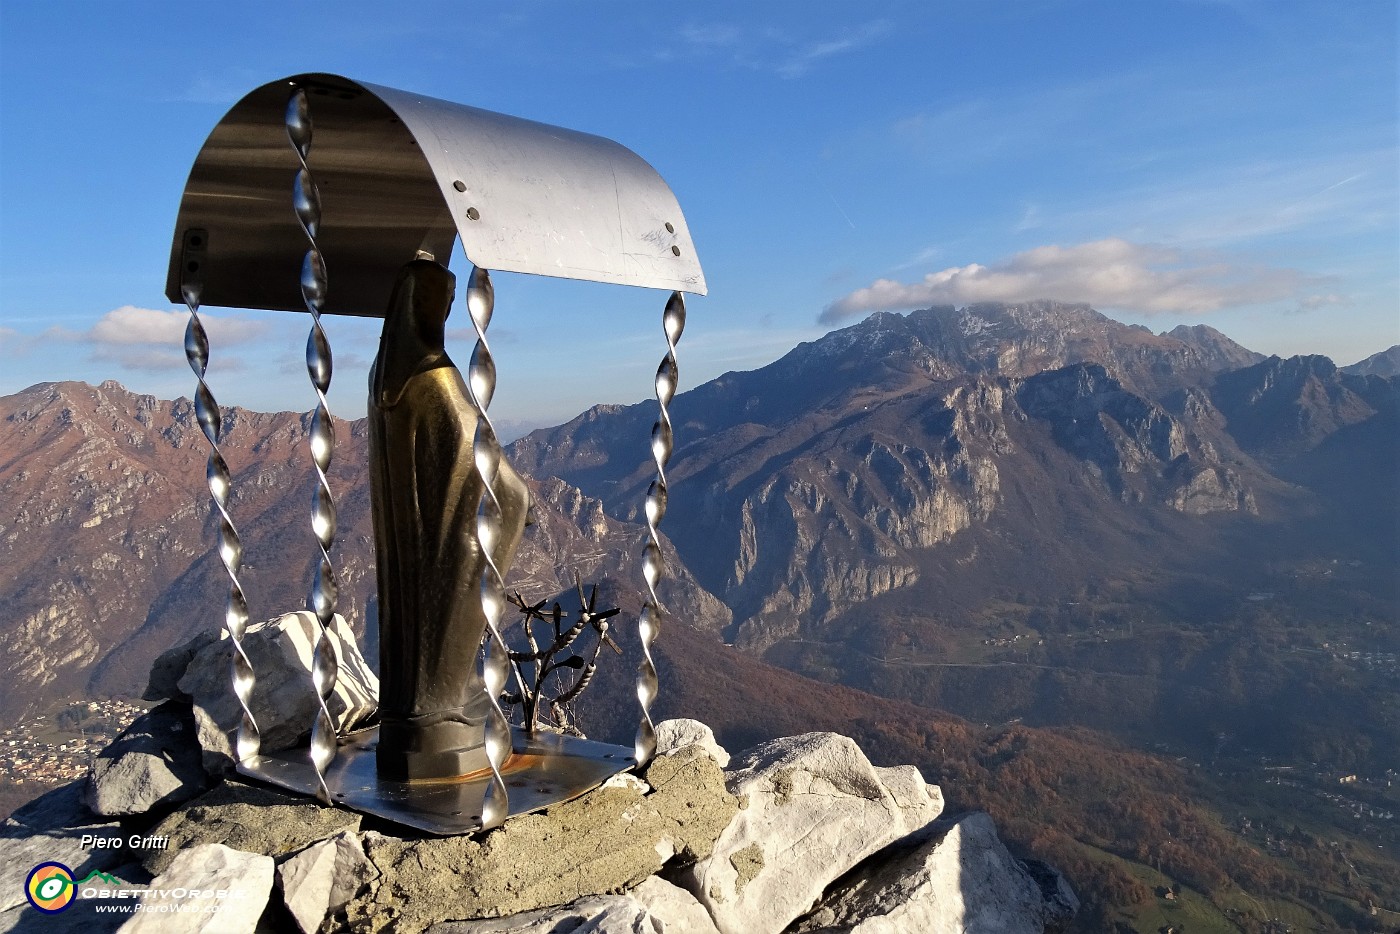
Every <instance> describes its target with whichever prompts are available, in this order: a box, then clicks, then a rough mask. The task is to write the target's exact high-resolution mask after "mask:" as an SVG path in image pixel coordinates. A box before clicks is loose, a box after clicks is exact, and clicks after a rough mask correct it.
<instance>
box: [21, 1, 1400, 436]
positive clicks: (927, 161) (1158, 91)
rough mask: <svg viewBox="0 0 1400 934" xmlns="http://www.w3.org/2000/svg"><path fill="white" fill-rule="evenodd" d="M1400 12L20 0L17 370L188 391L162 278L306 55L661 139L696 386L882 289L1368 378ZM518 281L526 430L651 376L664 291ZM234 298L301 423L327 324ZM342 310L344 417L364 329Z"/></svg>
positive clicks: (540, 115) (501, 404)
mask: <svg viewBox="0 0 1400 934" xmlns="http://www.w3.org/2000/svg"><path fill="white" fill-rule="evenodd" d="M400 11H410V12H406V13H405V12H400ZM1398 26H1400V24H1397V6H1396V4H1395V3H1394V2H1393V0H1382V2H1374V3H1372V2H1364V0H1348V2H1345V3H1337V2H1318V3H1312V2H1304V0H1286V2H1252V0H1230V2H1225V0H1219V2H1205V0H1190V2H1166V0H1161V2H1156V0H1152V2H1149V0H1142V2H1133V3H1121V2H1074V0H1007V2H960V3H943V2H881V0H868V2H861V3H855V2H839V3H835V2H803V3H797V2H792V3H779V2H770V3H753V2H750V3H704V4H657V3H647V4H641V3H621V2H593V3H565V2H528V0H527V2H515V3H471V4H468V3H465V2H458V3H442V2H431V0H429V2H420V3H416V4H413V5H412V6H411V7H410V6H406V5H401V4H388V3H360V2H338V3H329V2H326V3H306V2H301V3H298V2H291V0H277V2H235V0H227V2H221V3H217V4H214V3H206V4H197V3H176V2H139V0H125V2H114V0H105V2H63V0H0V393H10V392H15V391H17V390H19V389H21V388H23V387H25V386H27V385H30V384H32V383H35V382H40V381H43V380H52V379H85V380H88V381H91V382H98V381H101V380H103V379H116V380H119V381H120V382H122V383H124V384H126V385H127V386H129V387H131V388H133V389H137V390H140V391H143V392H151V393H155V394H157V395H161V396H164V397H174V396H176V395H181V394H184V395H188V394H189V393H190V391H191V384H192V377H191V375H190V373H189V370H188V368H187V366H186V365H185V363H184V360H183V355H182V353H181V352H180V350H179V346H180V345H179V340H180V334H181V333H182V329H183V316H182V314H181V313H179V312H178V310H176V309H173V308H172V306H171V305H170V304H169V303H168V302H167V301H166V300H165V298H164V296H163V288H164V275H165V268H166V260H167V251H168V250H169V245H170V237H171V231H172V229H173V225H174V221H175V213H176V209H177V207H178V203H179V198H180V193H181V190H182V188H183V185H184V180H185V177H186V175H187V173H188V171H189V167H190V165H191V164H192V162H193V160H194V157H195V155H196V153H197V152H198V149H199V147H200V145H201V144H202V143H203V141H204V138H205V136H206V135H207V134H208V132H209V131H210V130H211V129H212V128H213V126H214V125H215V124H216V123H217V122H218V121H219V119H220V118H221V117H222V115H223V114H224V113H225V112H226V111H227V110H228V108H229V107H231V106H232V105H233V103H234V102H235V101H236V100H237V99H238V98H239V97H241V96H242V95H243V94H244V93H246V92H248V91H250V90H252V89H253V88H254V87H257V86H258V85H261V84H263V83H265V82H267V81H271V80H273V79H275V78H279V77H282V76H285V75H290V74H294V73H297V72H303V71H329V72H334V73H338V74H343V75H346V76H348V77H351V78H355V79H359V80H364V81H370V82H374V83H377V84H383V85H388V86H391V87H398V88H403V89H406V90H412V91H418V92H421V93H424V94H428V95H431V96H435V97H440V98H445V99H448V100H455V101H460V102H462V103H468V104H472V105H474V106H478V107H484V108H486V109H490V110H497V111H501V112H505V113H510V114H516V115H519V116H524V117H528V118H531V119H534V120H540V121H544V122H547V123H556V124H560V125H563V126H567V127H570V128H573V129H578V130H583V131H587V132H591V133H596V134H600V135H603V136H607V137H611V138H613V139H616V140H617V141H619V142H621V143H623V144H624V145H626V146H628V147H630V148H632V149H633V150H635V151H636V152H638V153H639V154H641V155H642V156H643V157H644V158H646V159H647V160H648V161H649V162H651V163H652V165H654V166H655V167H656V168H657V169H658V171H660V173H661V174H662V175H663V176H664V177H665V178H666V180H667V181H668V182H669V183H670V184H671V186H672V188H673V189H674V191H675V192H676V194H677V196H678V198H679V200H680V203H681V206H682V208H683V210H684V211H685V214H686V218H687V221H688V224H689V227H690V230H691V233H692V235H693V237H694V240H695V243H696V247H697V249H698V250H699V254H700V259H701V261H702V263H703V264H704V267H705V273H706V278H707V280H708V283H709V288H710V294H709V296H708V297H704V298H693V299H692V300H691V301H690V320H689V325H688V328H687V331H686V334H685V336H684V338H683V339H682V341H681V346H680V361H681V377H682V388H686V387H689V386H693V385H695V384H696V383H698V382H701V381H704V380H707V379H711V378H713V377H715V376H717V375H719V374H720V373H722V372H724V371H726V370H732V369H749V368H752V367H755V366H760V365H762V364H764V363H767V362H768V361H770V360H773V359H775V358H776V357H778V356H780V355H781V354H782V353H783V352H785V351H786V350H787V349H789V348H790V347H792V346H793V345H795V344H796V343H797V342H799V341H801V340H810V339H813V338H815V337H817V336H820V335H821V334H822V333H825V332H826V331H828V330H830V329H832V328H833V327H838V326H843V325H845V324H849V323H852V322H854V321H857V320H859V319H860V317H862V316H863V315H865V314H868V313H870V312H871V311H874V310H878V309H888V310H901V311H902V310H908V309H910V308H914V307H921V306H925V305H928V304H933V303H944V302H952V303H955V304H964V303H966V302H970V301H980V300H1019V299H1027V298H1035V297H1046V298H1057V299H1062V300H1066V301H1088V302H1090V303H1092V304H1093V305H1094V306H1095V307H1096V308H1099V309H1100V310H1101V311H1104V312H1105V313H1107V314H1109V315H1111V316H1113V317H1116V318H1119V319H1120V320H1124V321H1130V322H1137V323H1142V324H1145V325H1147V326H1149V327H1151V328H1153V329H1154V330H1166V329H1170V328H1172V327H1174V326H1176V325H1177V324H1181V323H1207V324H1210V325H1213V326H1215V327H1217V328H1219V329H1221V330H1223V331H1225V332H1226V333H1227V334H1229V335H1230V336H1232V337H1234V338H1235V339H1236V340H1239V341H1240V342H1242V343H1244V344H1245V345H1247V346H1249V347H1251V348H1253V349H1256V350H1259V351H1261V352H1265V353H1277V354H1281V355H1290V354H1296V353H1323V354H1327V355H1328V356H1331V357H1332V358H1333V359H1335V360H1336V361H1337V362H1338V363H1340V364H1346V363H1352V362H1355V361H1356V360H1359V359H1361V358H1363V357H1365V356H1368V355H1369V354H1371V353H1374V352H1376V351H1379V350H1382V349H1384V348H1386V347H1388V346H1390V345H1392V344H1395V343H1397V342H1400V270H1398V269H1397V263H1398V262H1400V260H1397V257H1398V256H1400V179H1398V176H1400V136H1398V134H1400V130H1397V126H1400V117H1398V116H1397V57H1396V56H1397V33H1398V32H1400V30H1398V29H1397V27H1398ZM453 268H454V269H456V270H457V271H458V273H459V280H460V281H463V282H464V281H465V276H464V271H465V270H466V269H467V264H466V262H465V260H463V259H462V258H461V257H458V258H457V260H455V261H454V263H453ZM496 286H497V315H496V319H495V323H494V324H493V326H492V333H493V335H495V338H494V340H493V347H494V349H495V350H496V353H497V357H498V358H499V361H500V366H501V378H500V388H499V389H498V392H497V396H496V401H495V403H494V405H493V412H494V413H495V415H496V417H497V418H498V419H499V420H500V421H501V422H502V427H503V428H504V429H505V430H506V431H509V430H510V429H511V428H515V429H517V430H518V429H519V428H520V427H521V426H523V425H526V424H534V425H540V424H553V423H557V422H559V421H562V420H564V419H566V418H569V417H571V416H572V415H574V414H577V412H579V411H581V410H582V409H583V408H585V407H586V406H588V405H590V404H593V403H596V402H632V401H636V400H638V399H641V398H644V397H646V396H648V395H649V394H650V386H651V374H652V372H653V371H654V369H655V366H656V363H657V362H658V360H659V359H660V356H661V354H662V352H663V351H664V344H663V342H662V337H661V333H660V324H659V319H660V312H661V308H662V305H663V303H664V300H665V295H664V294H660V293H655V292H650V291H646V290H638V289H627V288H623V287H618V286H601V285H594V284H588V283H578V282H563V281H555V280H546V279H540V278H536V277H525V276H518V275H509V274H498V276H497V277H496ZM460 304H461V303H460V301H459V303H458V305H459V314H458V315H457V316H454V319H453V320H454V321H456V320H457V317H462V318H463V320H462V321H460V322H458V325H459V327H465V325H466V324H467V322H466V321H465V316H461V315H460ZM211 317H212V318H213V319H214V321H213V323H212V324H211V332H212V334H213V339H214V353H213V356H214V363H213V366H212V368H211V377H210V378H211V384H212V386H213V389H214V391H215V394H216V396H217V397H218V398H219V400H220V401H221V402H224V403H236V404H242V405H249V406H252V407H255V408H262V409H287V408H292V409H305V408H310V406H311V405H312V403H313V401H314V397H313V395H312V390H311V388H310V386H309V385H308V383H307V381H306V377H305V371H304V367H303V365H302V363H301V359H302V346H303V343H304V339H305V333H306V328H307V324H308V322H307V320H306V318H305V316H303V315H297V314H286V313H275V312H252V311H225V310H215V311H213V312H211ZM328 329H329V331H330V334H331V339H332V344H333V347H334V348H335V350H336V375H335V380H334V382H333V384H332V390H331V403H332V408H333V410H334V411H336V412H337V414H343V415H347V416H358V415H360V414H363V409H364V401H363V397H364V395H365V372H366V368H367V365H368V361H369V360H370V359H372V357H373V354H374V348H375V342H376V339H377V333H376V329H375V327H374V326H373V324H372V323H371V322H366V321H358V320H348V319H329V320H328ZM449 346H450V349H452V350H453V351H454V355H455V356H457V358H458V360H459V362H463V363H464V362H465V360H466V357H467V355H468V352H469V348H470V341H469V340H468V338H467V337H465V336H461V337H458V338H456V339H455V343H452V344H450V345H449Z"/></svg>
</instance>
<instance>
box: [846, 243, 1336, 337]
mask: <svg viewBox="0 0 1400 934" xmlns="http://www.w3.org/2000/svg"><path fill="white" fill-rule="evenodd" d="M1309 281H1310V280H1308V279H1307V277H1305V276H1303V274H1302V273H1300V272H1298V271H1297V270H1294V269H1280V268H1272V267H1260V266H1257V265H1246V264H1232V263H1229V262H1225V261H1222V260H1221V259H1220V258H1219V257H1216V256H1212V255H1205V254H1193V253H1188V252H1186V251H1182V250H1177V249H1172V248H1168V247H1162V246H1151V245H1143V244H1136V243H1130V242H1128V241H1126V240H1121V239H1117V238H1112V239H1107V240H1096V241H1093V242H1090V243H1081V244H1077V245H1075V246H1067V247H1062V246H1058V245H1050V246H1042V247H1036V248H1035V249H1032V250H1027V251H1025V252H1023V253H1017V254H1015V255H1013V256H1011V257H1009V258H1007V259H1004V260H1001V261H1000V262H997V263H994V264H992V265H990V266H983V265H980V264H977V263H972V264H969V265H967V266H951V267H949V268H947V269H944V270H941V271H939V272H934V273H929V274H928V275H926V276H924V278H923V279H922V280H921V281H919V282H913V283H902V282H895V281H894V280H892V279H877V280H875V282H873V283H871V284H870V285H868V286H866V287H865V288H863V289H857V290H856V291H854V292H851V293H850V294H848V295H846V296H844V297H843V298H841V299H839V300H837V301H835V302H833V303H832V304H831V305H829V306H827V308H826V310H825V311H824V312H822V315H821V317H820V319H819V320H820V321H821V322H822V323H823V324H834V323H837V322H840V321H844V320H847V319H850V318H854V317H857V316H859V315H863V314H865V313H868V312H872V311H890V310H895V309H908V308H921V307H925V306H928V305H939V304H954V305H956V304H965V303H970V302H1019V301H1030V300H1032V299H1038V298H1047V299H1058V300H1061V301H1074V302H1088V303H1089V304H1091V305H1093V306H1095V307H1097V308H1113V309H1119V310H1123V311H1131V312H1137V313H1140V314H1155V313H1165V312H1170V313H1192V314H1201V313H1206V312H1211V311H1217V310H1219V309H1222V308H1230V307H1237V306H1244V305H1256V304H1261V303H1264V302H1270V301H1276V300H1278V299H1282V298H1288V297H1292V296H1296V295H1298V294H1299V292H1300V291H1301V290H1302V289H1303V288H1304V286H1305V285H1307V284H1309Z"/></svg>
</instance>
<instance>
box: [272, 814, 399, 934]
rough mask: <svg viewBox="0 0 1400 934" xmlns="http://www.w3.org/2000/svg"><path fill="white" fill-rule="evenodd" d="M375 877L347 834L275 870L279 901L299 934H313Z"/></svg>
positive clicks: (357, 844) (375, 872)
mask: <svg viewBox="0 0 1400 934" xmlns="http://www.w3.org/2000/svg"><path fill="white" fill-rule="evenodd" d="M378 877H379V870H377V869H375V868H374V864H373V863H372V862H370V860H369V857H367V856H366V855H365V849H364V847H363V846H362V845H361V844H360V839H359V837H357V836H356V835H355V834H354V833H352V832H350V831H344V832H342V833H338V834H336V835H335V836H334V837H331V838H330V839H328V840H322V841H321V842H319V843H314V844H312V845H311V846H309V847H307V848H306V849H304V850H302V851H301V852H300V853H298V854H297V855H295V856H293V857H291V858H290V859H288V860H287V861H286V862H284V863H283V864H282V865H281V866H278V867H277V886H278V888H280V889H281V890H282V901H283V903H284V904H285V905H286V906H287V910H288V911H289V912H291V915H292V917H293V918H294V919H295V920H296V923H297V927H299V928H300V929H301V931H302V934H315V932H316V931H317V930H319V929H320V927H321V924H322V922H324V921H325V920H326V917H327V916H328V915H330V914H332V913H333V912H335V911H337V910H339V909H341V908H343V907H345V904H346V903H347V902H349V901H350V899H352V898H354V897H355V896H356V895H359V894H360V892H361V891H362V890H363V889H364V887H365V886H366V885H368V884H370V883H371V882H373V881H374V880H375V879H376V878H378Z"/></svg>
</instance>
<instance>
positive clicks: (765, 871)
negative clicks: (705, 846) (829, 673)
mask: <svg viewBox="0 0 1400 934" xmlns="http://www.w3.org/2000/svg"><path fill="white" fill-rule="evenodd" d="M734 764H735V767H734V768H732V769H730V770H729V771H727V772H726V773H725V784H726V786H727V787H728V789H729V791H730V793H732V794H733V795H735V796H736V797H738V798H739V800H740V805H741V808H742V810H740V812H739V814H738V816H737V817H735V819H734V820H733V822H731V823H730V824H729V826H728V827H726V828H725V830H724V833H723V834H721V835H720V838H719V840H718V841H716V843H715V846H714V851H713V852H712V853H711V854H710V855H709V856H707V857H704V858H702V859H700V860H698V861H696V862H695V863H694V864H693V865H691V866H689V867H688V868H685V869H683V870H682V871H681V872H679V873H678V875H677V876H676V879H677V881H678V882H679V883H680V884H681V885H682V886H684V887H685V888H687V889H689V890H690V892H691V893H692V894H694V895H695V897H696V898H697V899H698V900H699V901H700V903H701V904H702V905H704V906H705V909H706V910H707V911H709V913H710V915H711V917H712V918H713V919H714V921H715V925H716V927H718V928H719V930H720V931H721V932H723V934H756V932H777V931H781V930H782V929H783V928H784V927H786V926H787V925H788V923H789V922H791V921H792V920H793V919H795V918H797V917H798V916H799V915H801V914H803V913H804V912H806V911H807V910H808V909H809V908H811V906H812V905H813V904H814V903H815V902H816V901H817V899H818V898H819V897H820V896H821V894H822V891H823V890H824V889H825V888H826V886H827V885H828V884H829V883H830V882H831V881H832V880H834V879H835V878H836V877H837V876H840V875H841V874H842V873H844V872H845V871H846V870H848V869H850V868H851V867H852V866H854V865H855V864H856V863H858V862H860V861H861V860H862V859H864V858H865V857H867V856H869V855H870V854H871V853H874V852H875V851H876V850H878V849H880V848H881V847H883V846H885V845H886V844H888V843H890V842H891V841H893V840H896V839H898V838H900V837H902V836H904V835H905V834H907V833H909V832H910V831H912V830H915V829H918V828H920V827H922V826H924V825H925V824H928V823H929V822H931V821H932V820H934V819H935V818H936V817H938V815H939V814H940V813H941V812H942V810H943V796H942V793H941V792H940V791H939V789H938V788H937V787H930V786H929V785H927V784H926V783H925V782H924V780H923V778H922V776H920V775H919V774H918V770H917V769H914V768H912V767H904V768H899V769H881V770H877V769H875V768H874V767H873V766H872V765H871V764H870V760H868V759H867V758H866V757H865V754H864V753H862V752H861V751H860V748H859V747H858V746H856V744H855V742H854V741H853V740H851V739H850V738H849V737H846V736H841V735H839V734H836V733H807V734H805V735H802V736H792V737H786V738H783V739H776V740H773V741H771V742H768V743H764V744H762V745H760V746H757V747H755V748H754V749H751V750H749V751H747V752H745V753H744V754H743V755H742V756H740V757H738V758H737V759H736V760H735V763H734ZM886 782H888V783H889V784H888V785H887V784H886Z"/></svg>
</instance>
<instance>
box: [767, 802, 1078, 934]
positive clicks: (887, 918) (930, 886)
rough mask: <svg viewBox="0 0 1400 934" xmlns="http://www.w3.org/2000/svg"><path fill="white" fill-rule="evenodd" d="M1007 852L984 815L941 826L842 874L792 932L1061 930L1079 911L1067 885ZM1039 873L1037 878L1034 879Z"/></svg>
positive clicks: (1004, 933) (1032, 933)
mask: <svg viewBox="0 0 1400 934" xmlns="http://www.w3.org/2000/svg"><path fill="white" fill-rule="evenodd" d="M1033 868H1034V869H1035V870H1036V872H1034V873H1033V872H1031V871H1030V870H1029V869H1028V867H1027V866H1026V865H1024V864H1022V863H1021V862H1019V861H1017V860H1016V859H1015V858H1014V857H1012V855H1011V854H1010V853H1009V852H1007V849H1006V847H1005V846H1004V845H1003V844H1002V842H1001V840H1000V839H998V838H997V833H996V828H995V827H994V826H993V825H992V820H991V818H990V817H988V816H987V815H986V814H983V813H981V812H974V813H972V814H967V815H964V816H963V817H961V818H959V819H957V820H956V821H939V822H937V823H936V824H933V825H932V826H930V827H928V828H925V829H924V830H922V831H919V832H917V833H914V834H911V835H910V836H909V837H906V838H905V839H904V840H901V841H899V842H897V843H895V844H892V845H891V846H889V847H887V848H886V849H884V850H881V851H880V852H879V853H877V854H875V855H874V856H872V857H871V858H870V859H868V860H866V861H865V862H864V863H862V864H861V865H860V866H858V867H856V869H855V870H854V871H852V872H850V873H848V874H847V875H846V876H844V877H842V878H841V879H840V880H838V881H837V883H836V884H835V885H833V886H832V887H831V888H830V889H829V890H828V891H827V893H826V895H825V896H823V898H822V900H821V902H820V903H818V905H817V907H816V908H815V909H814V910H813V911H811V912H810V913H809V914H808V915H806V916H805V917H804V918H803V919H802V920H801V921H799V922H798V923H797V924H795V925H793V927H792V928H791V929H790V930H791V931H792V932H793V934H817V932H830V934H835V932H838V931H839V932H842V934H905V932H908V931H921V932H928V934H944V932H947V934H1040V932H1042V931H1062V930H1064V929H1065V928H1066V927H1067V926H1068V925H1069V922H1070V921H1071V920H1073V918H1074V915H1075V912H1076V911H1078V909H1079V901H1078V899H1077V898H1075V895H1074V892H1073V891H1072V890H1071V889H1070V887H1069V885H1068V883H1066V882H1065V880H1064V878H1063V877H1062V876H1061V875H1060V874H1059V873H1058V872H1055V870H1053V869H1051V868H1050V867H1048V866H1045V865H1044V864H1043V863H1040V864H1037V865H1036V866H1035V867H1033ZM1037 876H1039V877H1040V878H1037Z"/></svg>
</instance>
